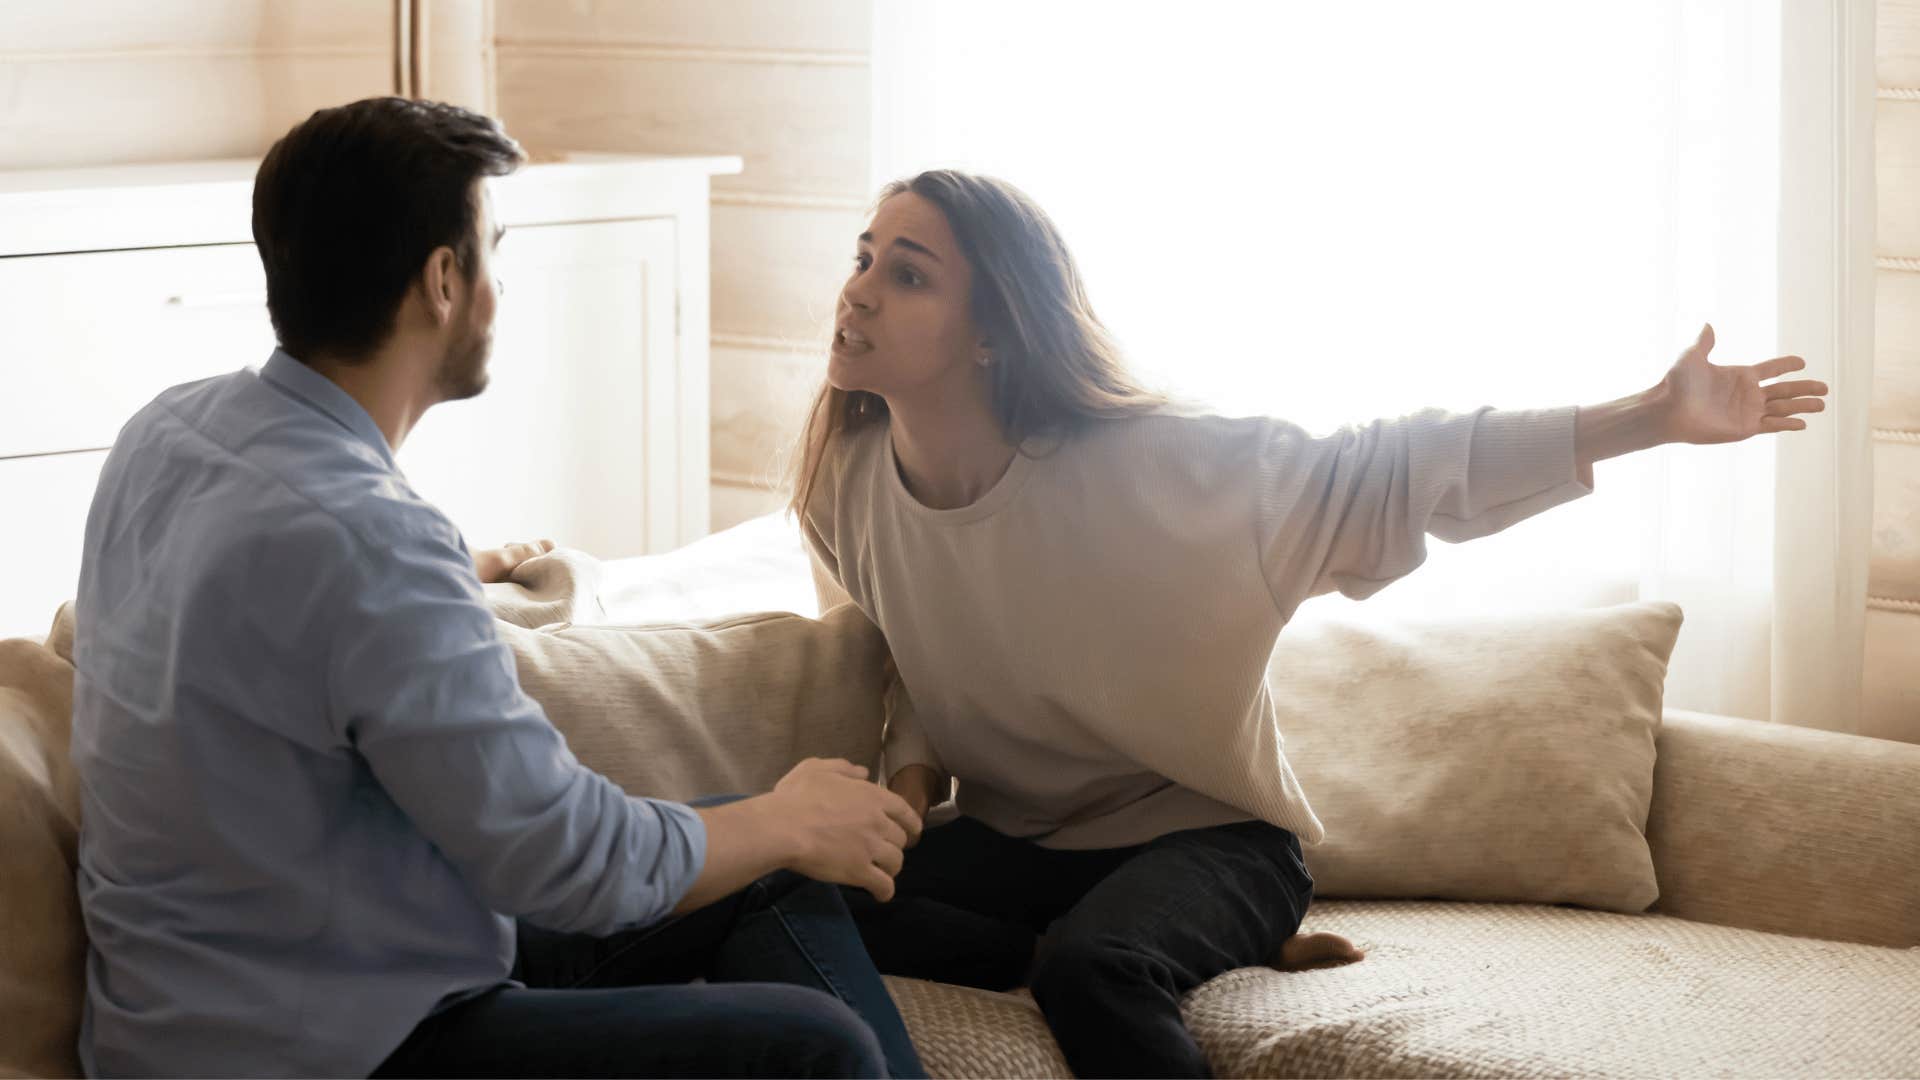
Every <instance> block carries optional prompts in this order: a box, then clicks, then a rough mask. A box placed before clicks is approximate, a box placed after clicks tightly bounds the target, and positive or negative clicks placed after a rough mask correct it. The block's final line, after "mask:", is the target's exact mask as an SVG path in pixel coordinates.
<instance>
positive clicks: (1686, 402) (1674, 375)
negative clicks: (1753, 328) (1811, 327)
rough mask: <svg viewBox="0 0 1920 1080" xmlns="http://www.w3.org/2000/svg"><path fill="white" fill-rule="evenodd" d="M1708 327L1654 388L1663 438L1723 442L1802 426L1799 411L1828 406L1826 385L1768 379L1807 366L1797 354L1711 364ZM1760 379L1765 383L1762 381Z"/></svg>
mask: <svg viewBox="0 0 1920 1080" xmlns="http://www.w3.org/2000/svg"><path fill="white" fill-rule="evenodd" d="M1712 351H1713V327H1712V326H1704V327H1701V329H1700V337H1699V339H1698V340H1696V341H1695V342H1694V343H1693V346H1692V347H1691V348H1689V349H1688V350H1687V351H1686V352H1684V353H1681V354H1680V360H1679V361H1678V362H1677V363H1675V364H1674V365H1673V370H1671V371H1669V372H1667V377H1666V378H1665V379H1662V380H1661V382H1660V388H1659V397H1660V398H1662V399H1664V400H1663V401H1662V405H1663V406H1664V410H1665V414H1666V415H1665V416H1664V418H1663V420H1664V423H1663V425H1662V426H1663V428H1664V430H1663V431H1662V434H1663V435H1664V436H1665V437H1664V439H1663V440H1662V441H1664V442H1685V443H1728V442H1739V441H1740V440H1742V439H1750V438H1752V437H1753V436H1755V435H1765V434H1771V433H1774V432H1779V431H1801V430H1804V429H1805V428H1806V426H1807V422H1806V421H1805V420H1801V419H1799V418H1798V416H1797V415H1796V414H1798V413H1816V412H1819V411H1821V410H1822V409H1825V408H1826V407H1827V405H1826V402H1825V401H1822V400H1821V398H1822V397H1823V396H1824V395H1825V394H1826V393H1827V384H1826V383H1823V382H1816V381H1814V380H1812V379H1800V380H1795V381H1792V382H1775V383H1767V382H1766V380H1768V379H1777V378H1779V377H1780V376H1782V375H1785V374H1788V373H1789V372H1794V371H1799V370H1800V369H1802V368H1804V367H1806V366H1807V362H1806V361H1805V360H1802V359H1800V358H1799V357H1797V356H1776V357H1774V358H1773V359H1771V360H1766V361H1762V362H1761V363H1758V364H1748V365H1729V366H1724V367H1723V366H1721V365H1719V364H1714V363H1710V362H1708V360H1707V354H1708V353H1710V352H1712ZM1763 383H1765V385H1762V384H1763Z"/></svg>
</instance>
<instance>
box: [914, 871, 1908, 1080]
mask: <svg viewBox="0 0 1920 1080" xmlns="http://www.w3.org/2000/svg"><path fill="white" fill-rule="evenodd" d="M1313 923H1314V925H1315V926H1316V927H1317V928H1319V929H1323V930H1332V931H1335V932H1338V933H1343V934H1346V935H1348V936H1350V937H1352V938H1353V939H1354V940H1355V941H1356V942H1358V943H1359V944H1360V945H1362V946H1363V947H1365V948H1366V949H1367V951H1368V956H1367V959H1366V960H1365V961H1363V962H1361V963H1359V964H1354V965H1352V966H1349V967H1344V968H1336V969H1332V970H1326V971H1307V972H1292V973H1288V972H1279V971H1274V970H1272V969H1270V968H1243V969H1241V970H1239V971H1234V972H1229V973H1227V974H1225V975H1222V976H1220V977H1219V978H1217V979H1215V980H1213V981H1212V982H1210V983H1207V984H1206V985H1205V986H1202V987H1200V988H1199V989H1197V990H1195V991H1194V992H1193V993H1191V994H1189V995H1188V996H1187V999H1186V1002H1185V1013H1186V1019H1187V1024H1188V1026H1189V1027H1190V1028H1191V1029H1192V1030H1193V1032H1194V1035H1195V1037H1196V1038H1198V1039H1199V1040H1200V1045H1201V1046H1202V1048H1204V1049H1205V1050H1206V1052H1207V1057H1208V1059H1209V1060H1210V1061H1211V1063H1212V1064H1213V1068H1214V1071H1215V1073H1216V1074H1217V1075H1220V1076H1376V1077H1425V1076H1555V1077H1623V1078H1624V1077H1646V1076H1663V1077H1710V1076H1717V1077H1724V1076H1768V1077H1788V1076H1791V1077H1809V1078H1813V1077H1832V1076H1851V1077H1866V1076H1886V1077H1898V1076H1920V1026H1916V1025H1915V1024H1914V1023H1913V1008H1914V1002H1915V1001H1920V951H1915V950H1900V949H1885V948H1874V947H1871V946H1864V945H1848V944H1840V943H1836V942H1826V941H1813V940H1808V939H1803V938H1791V937H1781V936H1777V935H1773V934H1765V933H1760V932H1757V931H1752V930H1739V929H1734V928H1731V927H1723V926H1709V925H1706V924H1704V923H1696V922H1688V921H1685V920H1681V919H1674V918H1670V917H1666V916H1662V915H1618V914H1612V913H1605V912H1595V911H1582V910H1579V909H1574V908H1553V907H1544V906H1535V905H1509V904H1456V903H1443V902H1412V903H1410V902H1405V901H1401V902H1364V901H1346V902H1342V901H1334V902H1330V903H1326V904H1322V905H1316V907H1315V909H1314V915H1313ZM889 984H890V986H891V987H892V989H893V991H894V997H895V999H896V1000H898V1001H899V1002H900V1006H901V1011H902V1013H903V1014H904V1015H905V1017H906V1020H907V1027H908V1029H909V1030H910V1031H911V1032H912V1033H913V1036H914V1041H915V1043H916V1045H918V1046H919V1047H920V1049H921V1056H922V1058H923V1060H924V1061H925V1062H926V1065H927V1068H928V1071H929V1072H931V1073H932V1074H933V1075H934V1076H940V1077H972V1076H978V1077H986V1076H1020V1077H1065V1076H1067V1075H1069V1074H1068V1072H1067V1071H1066V1067H1065V1062H1064V1061H1063V1060H1062V1059H1061V1058H1060V1056H1059V1050H1058V1048H1057V1047H1055V1046H1054V1045H1053V1044H1052V1042H1051V1040H1050V1039H1049V1038H1048V1037H1047V1035H1046V1033H1045V1030H1044V1028H1041V1027H1038V1026H1036V1024H1037V1022H1038V1020H1039V1016H1038V1013H1037V1011H1036V1010H1035V1009H1034V1007H1033V1004H1032V1002H1031V1000H1030V999H1028V998H1026V997H1025V996H1024V995H1007V994H984V993H982V992H981V991H977V990H961V989H958V988H955V987H946V986H939V985H936V984H932V983H920V982H914V981H912V980H889Z"/></svg>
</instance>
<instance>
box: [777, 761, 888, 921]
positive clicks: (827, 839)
mask: <svg viewBox="0 0 1920 1080" xmlns="http://www.w3.org/2000/svg"><path fill="white" fill-rule="evenodd" d="M766 801H767V805H768V808H769V809H770V810H772V811H774V815H773V820H775V821H777V822H779V823H780V827H781V828H783V829H785V830H786V831H787V832H788V834H789V836H790V839H791V843H792V848H791V850H792V852H793V854H792V857H791V859H790V860H789V861H788V862H787V863H786V867H787V869H789V870H794V871H797V872H799V873H802V874H805V875H806V876H808V877H810V878H813V879H814V880H816V881H831V882H833V883H835V884H837V885H856V886H859V887H860V888H863V889H865V890H867V891H868V892H870V893H872V894H873V897H874V899H876V900H880V901H882V902H884V901H887V900H891V899H893V877H894V875H895V874H898V873H899V872H900V866H901V864H902V862H903V861H904V860H905V856H904V855H903V854H902V852H903V851H904V850H905V849H906V848H907V847H910V846H912V844H913V843H914V842H915V841H917V840H919V838H920V819H921V817H922V815H920V814H916V813H914V812H913V808H912V807H910V806H908V805H907V803H906V801H905V800H903V799H901V798H900V796H898V795H896V794H894V793H893V792H890V791H886V790H884V789H882V788H880V787H878V786H876V785H874V784H872V783H869V782H868V780H867V770H865V769H863V768H861V767H860V766H858V765H855V764H854V763H852V762H851V761H842V760H840V759H837V758H833V759H827V758H808V759H807V760H805V761H802V762H801V763H800V764H798V765H796V766H794V767H793V770H792V771H791V772H789V773H787V775H786V776H784V777H782V778H781V779H780V783H778V784H776V785H775V786H774V789H773V793H772V794H770V795H768V796H766Z"/></svg>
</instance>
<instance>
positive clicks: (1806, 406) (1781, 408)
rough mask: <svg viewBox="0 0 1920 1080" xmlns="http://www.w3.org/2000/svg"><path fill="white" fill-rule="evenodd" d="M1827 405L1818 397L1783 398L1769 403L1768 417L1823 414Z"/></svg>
mask: <svg viewBox="0 0 1920 1080" xmlns="http://www.w3.org/2000/svg"><path fill="white" fill-rule="evenodd" d="M1826 407H1827V403H1826V402H1824V401H1822V400H1820V399H1819V398H1817V397H1803V398H1781V399H1780V400H1778V401H1769V402H1767V415H1768V416H1792V415H1793V414H1794V413H1809V412H1823V411H1825V409H1826Z"/></svg>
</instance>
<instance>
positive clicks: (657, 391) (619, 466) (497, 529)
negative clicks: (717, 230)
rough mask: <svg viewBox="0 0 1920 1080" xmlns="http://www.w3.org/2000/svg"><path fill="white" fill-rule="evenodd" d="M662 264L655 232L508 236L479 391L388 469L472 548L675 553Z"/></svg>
mask: <svg viewBox="0 0 1920 1080" xmlns="http://www.w3.org/2000/svg"><path fill="white" fill-rule="evenodd" d="M674 262H675V236H674V225H673V222H672V221H671V220H666V219H658V220H636V221H612V222H590V223H584V224H571V225H535V226H523V227H519V228H515V229H512V230H511V231H509V232H508V234H507V238H506V240H505V241H503V242H502V244H501V247H500V252H499V256H498V259H497V260H496V263H495V266H496V270H497V273H498V275H499V278H500V283H501V285H502V287H503V288H504V290H505V291H504V293H503V294H502V296H501V297H500V307H499V314H498V316H497V320H496V324H495V331H494V344H493V358H492V360H491V362H490V364H489V371H490V373H491V378H490V381H489V384H488V386H487V389H486V391H485V392H484V393H482V394H481V395H480V396H479V397H476V398H473V399H471V400H468V401H457V402H448V403H446V404H443V405H440V406H438V407H436V408H434V409H432V410H431V411H429V412H428V413H427V415H426V417H425V418H424V419H423V420H422V421H421V422H420V425H419V427H418V428H417V429H415V431H414V432H413V434H412V435H411V436H409V437H408V440H407V442H406V444H405V445H404V446H403V447H402V449H401V452H400V455H399V460H400V465H401V468H402V469H404V470H405V471H406V474H407V478H408V479H409V480H410V481H411V482H412V483H413V486H414V487H415V489H417V490H418V491H419V492H420V494H421V495H423V496H424V497H426V498H428V499H430V500H432V501H433V502H434V503H435V504H437V505H438V506H439V507H440V508H441V509H443V510H445V511H446V512H447V514H448V516H450V517H451V518H452V519H453V520H454V522H455V523H456V524H457V525H459V527H460V530H461V532H462V533H464V534H465V535H466V537H467V543H468V544H469V545H470V546H472V547H475V548H483V547H496V546H498V545H500V544H504V543H507V542H510V541H516V540H531V539H538V538H541V537H549V538H551V539H553V540H554V541H555V542H556V543H558V544H560V545H561V546H563V547H572V548H579V549H581V550H583V551H586V552H589V553H591V554H593V555H596V556H598V557H600V558H603V559H612V558H619V557H622V556H628V555H641V554H647V553H650V552H656V551H665V550H668V549H670V548H672V547H674V546H675V545H676V544H678V543H679V538H680V536H681V535H682V529H681V522H680V521H679V520H678V517H679V511H678V505H679V500H678V492H679V488H680V485H681V484H682V483H684V482H687V481H686V478H685V477H683V476H682V475H681V472H682V470H681V463H680V460H679V458H680V455H679V452H678V448H679V445H680V438H681V434H682V433H681V431H680V422H681V421H680V417H679V415H678V412H679V411H678V409H677V408H676V402H677V401H678V399H679V386H678V381H679V377H680V375H679V352H678V348H677V344H678V341H677V334H676V331H675V310H674V303H675V293H674V288H675V272H674V271H675V266H674ZM704 434H705V433H704V432H702V433H700V435H701V436H702V437H704ZM698 482H700V483H705V482H706V478H705V477H699V478H698Z"/></svg>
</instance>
